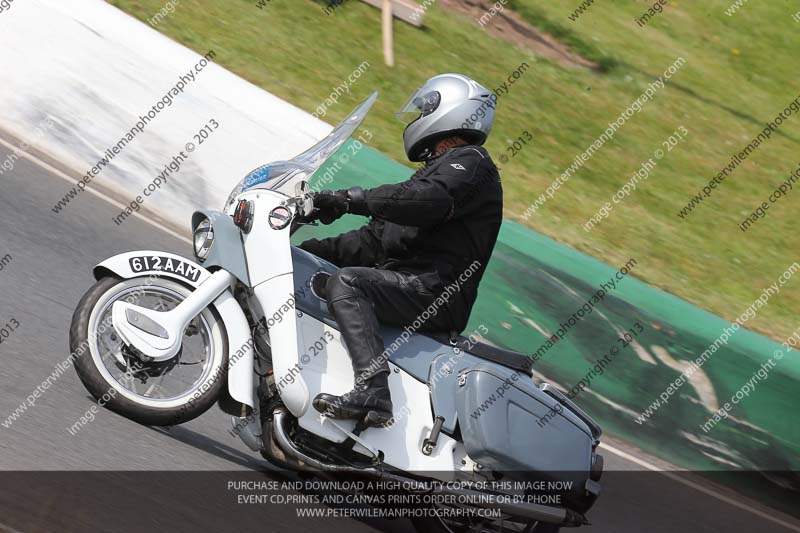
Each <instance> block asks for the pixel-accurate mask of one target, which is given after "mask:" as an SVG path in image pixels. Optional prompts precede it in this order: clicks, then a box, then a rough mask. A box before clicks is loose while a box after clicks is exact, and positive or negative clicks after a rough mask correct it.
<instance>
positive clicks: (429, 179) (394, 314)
mask: <svg viewBox="0 0 800 533" xmlns="http://www.w3.org/2000/svg"><path fill="white" fill-rule="evenodd" d="M496 101H497V98H496V96H494V95H493V94H492V93H491V91H489V90H488V89H486V88H485V87H483V86H482V85H480V84H478V83H477V82H475V81H474V80H472V79H470V78H468V77H467V76H463V75H460V74H442V75H439V76H435V77H433V78H431V79H430V80H428V81H427V82H426V83H425V84H424V86H423V87H422V88H421V89H419V90H418V91H417V92H416V93H414V95H413V96H412V97H411V99H410V100H409V102H408V103H407V104H406V105H405V106H404V107H403V109H401V111H400V113H398V114H397V115H398V117H400V118H401V119H403V118H404V117H405V118H406V119H407V120H409V121H410V122H408V124H407V126H406V128H405V131H404V133H403V142H404V145H405V150H406V154H407V155H408V158H409V159H410V160H411V161H414V162H424V163H425V166H424V167H422V168H420V169H419V170H418V171H417V172H416V173H415V174H414V175H413V176H411V178H410V179H409V180H408V181H405V182H403V183H397V184H391V185H381V186H379V187H375V188H374V189H369V190H363V189H361V188H360V187H353V188H351V189H349V190H339V191H329V190H325V191H320V192H319V193H317V194H315V195H314V206H315V208H318V209H319V213H318V217H319V219H320V220H321V221H322V222H323V223H325V224H330V223H331V222H333V221H334V220H336V219H338V218H339V217H341V216H342V215H344V214H345V213H352V214H356V215H362V216H366V217H371V220H370V222H369V223H368V224H367V225H365V226H363V227H362V228H360V229H358V230H354V231H349V232H347V233H343V234H341V235H339V236H338V237H332V238H328V239H323V240H317V239H310V240H307V241H305V242H304V243H303V244H301V245H300V247H301V248H303V249H304V250H306V251H308V252H311V253H313V254H315V255H317V256H319V257H322V258H323V259H326V260H328V261H330V262H332V263H334V264H335V265H337V266H339V267H341V268H340V269H339V270H338V271H337V272H336V273H334V274H333V275H331V276H330V277H329V278H327V282H325V281H323V282H322V286H321V287H317V289H318V292H320V293H323V294H322V296H324V297H325V298H326V299H327V301H328V307H329V309H330V310H331V312H332V313H333V315H334V317H335V318H336V322H337V323H338V325H339V328H340V330H341V335H342V337H343V339H344V342H345V345H346V347H347V350H348V353H349V354H350V358H351V359H352V361H353V369H354V371H355V375H356V385H355V388H354V389H353V390H352V391H351V392H349V393H347V394H344V395H342V396H334V395H331V394H324V393H323V394H320V395H318V396H317V397H316V398H315V399H314V407H315V408H316V409H317V410H318V411H319V412H321V413H325V414H326V415H328V416H331V417H334V418H355V419H364V418H365V417H366V415H368V414H370V412H371V411H372V412H373V413H371V414H370V418H372V422H373V423H385V422H386V421H388V420H390V419H391V416H392V401H391V397H390V394H389V386H388V377H389V365H388V362H387V354H386V353H384V343H383V339H382V338H381V334H380V329H379V321H380V322H384V323H387V324H392V325H396V326H403V327H406V326H409V325H410V324H412V323H414V322H416V323H417V324H419V323H420V322H421V323H422V326H421V327H420V328H418V329H420V330H427V331H446V332H451V333H454V334H455V333H459V332H461V331H462V330H463V329H464V328H465V327H466V325H467V322H468V319H469V315H470V311H471V309H472V305H473V303H474V302H475V299H476V297H477V292H478V284H479V282H480V279H481V277H482V275H483V272H484V270H485V268H486V265H487V263H488V262H489V258H490V256H491V255H492V249H493V248H494V244H495V241H496V240H497V233H498V231H499V230H500V224H501V222H502V216H503V189H502V187H501V185H500V175H499V173H498V170H497V167H496V166H495V164H494V163H493V162H492V159H491V158H490V156H489V154H488V152H487V151H486V149H484V148H483V147H482V146H481V145H483V144H484V142H485V141H486V138H487V136H488V135H489V132H490V131H491V129H492V123H493V122H494V107H495V104H496ZM445 293H446V296H447V298H445V297H444V296H445ZM440 296H442V298H440ZM437 299H438V302H439V303H438V304H436V305H434V306H433V307H432V304H434V302H436V301H437ZM431 309H433V312H431ZM426 311H427V312H426ZM376 417H377V418H376Z"/></svg>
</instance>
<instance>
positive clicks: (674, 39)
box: [110, 0, 800, 340]
mask: <svg viewBox="0 0 800 533" xmlns="http://www.w3.org/2000/svg"><path fill="white" fill-rule="evenodd" d="M110 3H112V4H114V5H116V6H118V7H120V8H122V9H124V10H125V11H127V12H128V13H130V14H132V15H133V16H135V17H137V18H139V19H140V20H143V21H145V20H147V19H149V18H150V17H152V16H153V15H154V14H155V13H156V12H157V11H158V10H159V9H160V8H161V7H162V5H163V1H162V0H113V1H111V2H110ZM579 3H580V2H579V1H578V0H570V1H569V2H548V1H546V0H512V3H511V5H513V6H514V7H516V8H518V10H519V13H520V14H521V15H522V16H523V17H525V18H526V19H527V20H529V21H531V22H532V23H534V24H535V25H537V26H538V27H540V28H542V29H545V30H547V31H549V32H551V33H553V34H554V35H557V36H558V37H559V38H560V39H562V40H563V41H564V42H566V43H569V44H570V45H571V46H572V47H573V48H574V50H576V51H578V52H580V53H582V54H584V55H585V56H586V57H588V58H589V59H592V60H594V61H596V62H598V63H599V64H601V65H602V66H603V68H604V71H603V72H602V73H598V72H591V71H588V70H586V69H579V68H565V67H562V66H560V65H557V64H555V63H552V62H549V61H547V60H544V59H541V58H536V57H534V55H533V54H531V53H529V52H526V51H524V50H522V49H519V48H517V47H515V46H514V45H512V44H509V43H507V42H505V41H501V40H498V39H496V38H493V37H491V36H489V35H487V34H486V33H484V32H483V30H482V29H481V28H480V27H479V26H478V25H477V24H476V23H475V22H474V20H472V19H470V18H467V17H462V16H459V15H457V14H454V13H451V12H449V11H445V10H444V9H443V8H442V7H441V6H439V5H435V6H434V7H433V8H432V9H431V10H429V12H428V14H427V18H426V28H425V29H416V28H413V27H411V26H408V25H406V24H403V23H400V22H397V23H396V24H395V41H396V45H395V46H396V59H397V66H396V67H395V68H393V69H392V68H388V67H386V66H384V65H383V60H382V52H381V36H380V16H379V12H378V10H376V9H374V8H372V7H370V6H367V5H366V4H363V3H361V2H358V1H355V0H351V1H348V2H346V3H345V4H344V5H342V6H341V7H339V8H337V9H336V10H335V11H334V12H333V13H332V14H331V15H326V14H325V13H324V12H323V7H324V5H325V4H324V3H323V2H314V1H311V0H292V1H291V2H290V1H289V0H272V1H270V2H269V3H268V5H267V6H266V8H265V9H258V8H257V7H256V6H255V4H256V0H204V1H202V2H200V1H199V0H183V1H182V2H181V3H180V4H179V5H178V6H177V8H176V10H175V12H174V13H173V14H172V15H170V16H169V17H167V18H166V19H165V20H164V21H163V22H162V23H161V24H160V25H159V30H160V31H162V32H164V33H165V34H166V35H168V36H170V37H172V38H173V39H175V40H177V41H178V42H181V43H183V44H184V45H186V46H188V47H190V48H192V49H194V50H196V51H198V52H199V53H205V52H206V51H207V50H209V49H213V50H214V51H216V52H217V57H216V58H215V61H216V62H217V63H219V64H220V65H222V66H224V67H226V68H228V69H229V70H231V71H233V72H235V73H237V74H238V75H240V76H242V77H243V78H245V79H247V80H249V81H251V82H253V83H255V84H257V85H259V86H261V87H263V88H264V89H266V90H268V91H270V92H272V93H273V94H275V95H277V96H279V97H281V98H284V99H286V100H288V101H289V102H291V103H293V104H295V105H297V106H299V107H301V108H303V109H306V110H308V111H309V112H312V111H314V110H315V109H316V108H317V106H319V105H320V103H321V102H322V101H323V100H324V99H325V97H326V96H327V95H328V94H330V92H331V91H332V89H333V87H335V86H337V85H338V84H340V83H341V82H342V81H343V80H344V79H345V78H346V77H347V76H348V75H349V74H350V73H351V72H353V70H354V69H356V68H357V67H358V65H360V64H361V63H362V62H363V61H365V60H366V61H368V62H369V64H370V67H369V68H368V69H367V71H366V72H365V73H364V74H363V75H362V76H361V78H360V79H359V80H358V81H357V82H356V83H355V85H354V86H353V88H352V91H351V93H350V94H346V95H344V96H343V97H342V98H341V100H340V102H339V103H338V104H336V105H334V106H333V107H331V108H330V110H329V114H328V116H326V117H324V118H325V120H327V121H328V122H331V123H335V122H338V121H339V120H340V119H342V118H343V117H344V116H345V115H346V114H347V113H348V112H349V111H350V109H351V108H352V107H353V106H354V105H355V104H356V103H357V102H358V101H360V100H361V99H363V98H364V97H365V96H366V95H367V94H368V93H370V92H371V91H372V90H375V89H377V90H379V91H381V99H380V100H379V101H378V103H377V104H376V106H375V108H374V110H373V113H372V114H371V116H370V117H369V118H368V119H367V121H366V123H365V127H366V128H367V129H369V130H370V131H371V132H373V133H374V139H373V141H372V142H371V144H372V146H374V147H375V148H376V149H378V150H380V151H382V152H384V153H385V154H387V155H388V156H390V157H392V158H394V159H396V160H398V161H403V160H404V154H403V150H402V142H401V135H402V125H401V124H400V123H399V122H397V121H396V120H394V117H393V115H392V113H393V112H394V111H395V110H396V109H397V108H398V107H399V106H400V105H402V103H404V102H405V99H406V98H407V97H408V95H409V94H410V93H411V91H412V90H413V89H415V88H416V87H418V86H419V85H420V84H421V83H422V82H423V81H424V80H425V79H426V78H428V77H430V76H433V75H435V74H438V73H441V72H452V71H457V72H463V73H465V74H468V75H471V76H473V77H475V78H476V79H478V80H480V81H482V82H483V83H484V84H485V85H487V86H490V87H496V86H498V85H501V84H502V82H503V81H504V80H505V79H506V78H507V76H508V75H509V74H510V73H511V72H512V71H513V70H514V69H516V68H517V67H518V66H519V65H520V64H521V63H522V62H528V63H529V64H530V65H531V68H530V69H529V70H528V71H527V72H526V73H525V74H524V76H523V77H522V78H521V79H520V80H519V81H518V82H517V83H516V84H515V85H514V86H513V87H512V88H511V91H510V93H509V94H508V95H507V96H504V97H503V98H502V99H501V100H500V105H499V109H498V113H499V115H498V119H497V123H496V127H495V130H494V132H493V134H492V138H491V139H490V141H489V142H488V145H487V147H488V148H489V150H490V152H492V153H493V154H494V155H495V159H498V160H499V159H500V156H501V154H503V153H506V154H508V152H506V148H507V146H508V143H509V142H512V141H513V140H514V139H516V138H518V137H519V136H520V135H521V134H522V133H523V132H524V131H529V132H530V133H531V134H533V135H534V138H535V139H534V142H533V144H532V145H530V146H527V147H526V148H524V149H523V150H522V151H521V153H520V154H519V155H517V156H516V157H514V158H513V159H511V160H510V161H508V163H506V164H503V165H501V166H502V176H503V181H504V187H505V201H506V216H507V217H508V218H511V219H514V220H517V221H520V222H522V223H525V224H527V225H528V226H530V227H532V228H534V229H535V230H537V231H539V232H542V233H544V234H546V235H548V236H550V237H553V238H555V239H557V240H559V241H562V242H564V243H566V244H568V245H570V246H572V247H574V248H576V249H578V250H581V251H583V252H586V253H589V254H591V255H594V256H596V257H598V258H599V259H602V260H604V261H606V262H608V263H610V264H612V265H620V264H624V263H625V262H626V261H627V260H628V258H630V257H635V258H636V259H637V260H638V261H639V264H638V265H637V269H636V276H637V277H640V278H641V279H643V280H645V281H647V282H649V283H651V284H653V285H655V286H658V287H660V288H662V289H665V290H667V291H669V292H671V293H673V294H676V295H678V296H680V297H682V298H685V299H686V300H689V301H690V302H692V303H695V304H697V305H699V306H701V307H704V308H706V309H709V310H710V311H712V312H715V313H717V314H719V315H721V316H723V317H725V318H728V319H734V318H735V317H737V316H738V315H739V314H740V313H741V312H742V310H743V309H745V308H747V307H748V306H749V305H750V304H751V303H752V302H753V300H754V299H755V298H756V297H758V295H759V294H760V293H761V291H762V290H763V288H764V287H766V286H768V285H770V284H772V283H774V282H775V280H776V279H777V277H778V276H779V275H780V274H781V273H782V272H783V271H784V270H785V269H786V268H787V267H788V266H789V265H790V264H791V263H793V262H794V261H795V259H796V258H797V251H798V250H800V234H798V232H797V231H796V223H793V222H792V220H793V218H792V215H791V213H792V212H794V211H796V209H797V205H798V202H800V193H797V192H793V193H790V195H789V196H788V197H786V198H784V199H782V200H781V201H780V202H779V203H777V204H774V205H773V206H772V207H771V209H770V210H769V213H768V215H767V217H766V218H764V219H762V220H761V221H759V222H758V223H757V224H756V225H755V226H754V227H753V228H751V229H750V230H749V231H748V232H747V233H743V232H741V231H740V230H739V229H738V228H737V224H738V222H740V221H741V220H742V219H743V218H744V217H745V215H747V214H749V213H750V212H751V211H752V210H753V208H755V207H756V205H758V204H760V203H761V202H762V201H763V200H765V199H766V197H767V195H768V194H769V193H770V192H771V191H772V190H773V189H774V188H775V187H776V186H777V185H778V184H779V183H780V182H781V181H783V180H784V179H786V177H787V175H788V173H789V172H790V171H791V170H792V169H794V168H796V166H797V163H798V160H800V158H798V151H799V150H798V148H799V147H800V146H799V144H800V115H798V116H794V117H793V118H791V119H790V120H789V121H788V122H784V124H783V126H782V127H781V129H780V132H779V133H778V134H777V135H773V137H772V139H771V140H769V141H768V142H767V143H765V144H763V145H762V146H761V147H760V148H759V149H758V150H757V151H756V152H755V153H753V154H752V155H751V156H750V157H749V158H748V160H747V161H746V162H745V163H744V164H743V165H742V166H740V167H739V168H738V169H737V170H736V171H735V173H734V174H733V176H732V177H730V178H728V179H727V180H726V181H725V183H724V184H723V185H721V186H720V187H718V188H717V190H716V191H715V193H714V194H713V196H711V198H709V199H707V200H706V201H704V202H703V204H702V205H701V206H700V207H698V208H696V209H695V211H694V212H693V213H692V214H691V215H690V216H689V217H688V219H687V220H681V219H680V218H678V216H677V213H678V211H679V210H680V208H682V207H683V206H684V205H685V204H686V203H687V202H688V201H689V199H690V198H691V197H692V195H694V194H695V193H696V192H697V191H698V190H699V189H700V188H701V187H702V186H703V185H704V184H706V183H707V182H708V181H709V180H710V179H711V177H713V176H714V175H716V173H717V172H719V171H720V170H721V169H722V167H724V165H725V164H726V163H727V162H728V161H729V159H730V157H731V156H732V155H733V154H734V153H737V152H739V151H740V150H741V149H742V148H743V147H744V146H745V145H746V144H747V142H748V140H749V139H750V138H752V137H754V136H755V135H756V134H757V133H758V132H759V131H760V130H761V129H763V127H764V125H763V123H764V122H765V121H766V120H768V119H771V118H772V117H774V116H775V114H776V113H778V112H779V111H780V110H782V109H783V108H784V107H785V106H786V104H788V103H789V102H790V101H791V100H793V99H794V98H795V97H796V96H797V95H798V93H800V87H798V84H797V83H796V82H797V79H798V78H797V60H796V57H797V54H798V51H800V40H798V38H797V36H798V32H800V23H797V22H794V21H793V20H792V13H793V12H795V11H796V10H797V9H792V8H791V7H790V5H789V2H783V1H780V2H749V3H747V4H745V5H744V7H742V8H741V9H740V11H739V12H738V13H736V14H735V15H734V16H733V17H728V16H726V15H725V9H726V8H728V7H729V6H730V4H731V2H730V1H729V0H709V1H706V2H692V3H689V2H676V3H673V4H671V5H668V6H667V7H666V8H665V10H664V12H663V13H661V14H660V15H658V16H656V17H655V18H654V19H653V20H652V21H650V23H649V24H648V25H647V26H646V27H645V28H640V27H638V26H637V25H636V23H635V18H637V17H639V16H640V15H641V14H642V13H643V12H644V11H645V10H646V9H647V6H648V5H651V4H652V2H640V1H639V2H633V1H614V2H610V1H609V2H604V1H598V2H596V3H595V4H594V5H593V6H592V8H591V9H590V10H589V11H588V12H586V13H584V14H583V15H582V16H581V17H580V19H579V20H578V21H577V22H575V23H573V22H571V21H570V20H569V19H568V18H567V15H568V14H569V13H571V11H572V9H574V8H575V7H576V6H577V5H578V4H579ZM678 56H682V57H684V58H685V59H686V65H685V66H684V67H682V68H681V69H680V71H679V72H678V73H677V74H676V75H675V76H674V77H673V79H672V83H671V84H669V85H668V86H667V87H666V88H664V89H663V90H661V91H659V92H658V93H657V94H656V96H655V98H654V99H653V101H651V102H649V103H647V104H646V106H645V107H644V109H643V110H642V111H641V112H640V113H638V114H636V115H635V116H633V117H632V118H631V119H630V120H629V121H628V122H627V123H626V124H625V125H624V126H623V127H622V128H621V129H620V130H619V131H618V132H617V133H616V135H615V136H614V138H613V139H612V140H611V141H609V142H608V143H606V145H605V146H604V147H603V148H602V149H601V150H599V151H598V152H596V153H595V154H594V156H593V157H592V158H591V159H590V160H588V162H587V163H586V164H585V166H584V167H583V168H581V169H580V170H579V171H578V172H577V174H576V175H575V176H574V177H572V178H571V179H570V180H569V181H568V182H567V183H566V184H565V185H563V186H562V187H561V189H560V190H559V191H558V192H557V193H556V195H555V196H554V198H553V199H552V200H550V201H548V202H547V203H546V204H545V206H544V207H543V208H542V209H540V210H539V212H537V213H536V214H535V215H534V216H533V217H531V218H530V219H529V220H527V221H525V220H523V219H522V213H523V212H524V211H525V209H526V208H527V207H528V206H529V205H530V204H531V202H533V200H534V199H535V198H536V197H538V195H539V194H541V193H542V192H543V191H544V189H545V188H546V187H547V185H549V184H550V183H551V182H552V181H553V180H554V179H555V178H556V177H557V176H558V175H559V174H560V173H561V172H563V171H564V170H565V169H566V168H567V167H568V166H569V165H570V163H571V162H572V160H573V159H574V158H575V156H576V155H578V154H579V153H580V152H582V151H583V150H584V149H585V148H587V147H588V146H589V145H590V144H591V143H592V141H593V140H594V139H595V138H597V137H598V136H599V135H600V134H601V133H602V131H603V130H604V129H605V128H606V125H607V123H608V122H609V121H611V120H614V119H615V118H616V117H617V116H618V115H619V114H620V112H622V111H623V110H624V109H625V108H626V107H627V106H628V105H629V104H630V103H632V102H633V101H634V100H635V99H636V98H637V97H638V96H639V95H640V94H641V93H642V92H643V91H644V89H645V88H646V87H647V85H648V83H650V82H652V81H653V80H654V79H655V78H657V77H658V76H659V75H660V74H661V73H662V72H663V71H664V69H665V68H667V67H668V66H669V65H670V64H671V63H673V61H674V60H675V59H676V58H677V57H678ZM221 97H223V98H224V95H221ZM680 126H684V127H685V128H687V129H688V130H689V132H690V133H689V135H688V137H687V139H686V140H685V141H684V142H682V143H681V144H680V145H678V146H677V148H675V149H674V150H672V151H671V152H669V153H668V154H666V156H665V157H664V158H663V159H662V160H660V161H659V163H658V166H657V168H656V169H655V170H654V171H653V173H652V175H651V176H650V178H649V179H648V180H647V181H645V182H643V183H641V184H640V185H639V186H638V188H637V190H636V191H635V192H634V193H633V194H632V196H631V197H629V198H627V199H625V200H624V201H623V203H621V204H619V205H617V206H615V208H614V210H613V211H612V213H611V214H610V216H609V218H608V219H606V220H605V221H603V222H602V223H601V224H600V225H599V226H598V227H596V228H595V229H593V230H592V231H591V232H589V233H587V232H585V231H584V230H583V229H582V227H581V226H582V224H583V223H584V222H585V221H586V220H587V219H588V218H589V217H590V216H592V215H593V214H594V213H595V212H596V211H597V210H598V209H599V208H600V207H601V205H602V204H603V203H604V202H606V201H609V199H610V197H611V195H612V194H613V193H614V192H616V191H617V189H619V187H620V186H621V185H622V184H624V183H625V182H626V181H627V180H628V179H629V176H630V174H631V173H632V172H633V171H635V170H636V169H638V168H639V166H640V165H641V164H642V162H643V161H645V160H646V159H648V158H649V157H651V156H652V154H653V152H654V150H656V149H657V148H659V147H661V143H662V142H663V141H664V140H665V139H666V138H667V137H668V136H669V135H670V134H671V133H672V132H674V131H675V130H677V129H678V128H679V127H680ZM402 177H404V176H391V177H388V178H391V179H395V180H399V179H401V178H402ZM793 251H794V252H793ZM795 284H799V285H800V279H798V280H791V281H790V282H789V284H787V285H786V286H784V287H783V290H782V291H781V293H780V294H778V295H777V296H774V297H773V298H772V299H771V300H770V303H769V305H768V306H767V307H766V308H763V309H761V310H760V311H759V315H758V316H757V318H756V319H755V320H752V321H750V322H748V327H749V328H751V329H755V330H757V331H760V332H763V333H766V334H768V335H770V336H772V337H774V338H776V339H779V340H782V339H784V338H785V337H787V336H788V335H789V334H790V333H791V332H792V331H794V330H795V329H796V328H797V327H798V326H799V325H800V320H798V319H797V317H796V316H795V315H794V312H793V310H794V309H797V308H798V307H799V306H798V304H799V303H800V291H798V290H797V288H796V287H795V286H794V285H795Z"/></svg>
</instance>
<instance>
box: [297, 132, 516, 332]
mask: <svg viewBox="0 0 800 533" xmlns="http://www.w3.org/2000/svg"><path fill="white" fill-rule="evenodd" d="M350 212H352V213H356V214H361V215H365V216H370V217H372V219H371V220H370V222H369V223H368V224H367V225H365V226H363V227H362V228H360V229H357V230H353V231H349V232H346V233H343V234H341V235H339V236H338V237H332V238H328V239H323V240H317V239H309V240H307V241H305V242H304V243H303V244H301V245H300V246H301V248H303V249H304V250H306V251H308V252H311V253H313V254H315V255H318V256H319V257H322V258H323V259H326V260H328V261H330V262H332V263H334V264H335V265H338V266H339V267H346V266H369V267H375V268H381V269H387V270H396V271H402V272H410V273H412V274H417V275H418V276H419V278H420V280H421V281H422V283H423V284H424V285H425V287H426V288H428V289H430V290H431V291H433V292H435V293H439V292H441V291H443V290H444V289H445V287H446V286H447V285H451V284H458V290H457V292H455V293H453V294H452V296H451V298H450V304H451V305H448V306H447V307H448V311H449V312H452V313H454V314H455V316H454V317H453V318H454V322H455V323H457V324H461V329H463V328H464V327H466V325H467V322H468V320H469V314H470V312H471V310H472V305H473V304H474V302H475V299H476V298H477V296H478V284H479V283H480V280H481V277H482V276H483V272H484V270H485V269H486V266H487V264H488V263H489V258H490V257H491V255H492V250H493V249H494V244H495V241H496V240H497V234H498V232H499V230H500V225H501V223H502V220H503V189H502V186H501V184H500V175H499V173H498V171H497V167H496V166H495V164H494V162H493V161H492V159H491V157H490V156H489V154H488V152H487V151H486V150H485V149H484V148H482V147H480V146H472V145H467V146H458V147H456V148H451V149H450V150H448V151H446V152H444V153H443V154H442V155H440V156H439V157H437V158H436V159H434V160H433V161H431V162H430V163H429V164H428V165H427V166H425V167H423V168H421V169H420V170H418V171H417V172H416V173H415V174H414V175H413V176H411V178H410V179H409V180H407V181H405V182H402V183H396V184H390V185H381V186H379V187H375V188H374V189H369V190H366V191H363V194H355V195H353V201H352V203H351V206H350ZM471 265H473V266H471ZM451 292H452V290H451ZM453 304H455V305H453Z"/></svg>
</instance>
